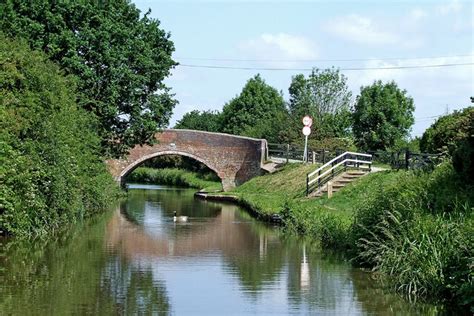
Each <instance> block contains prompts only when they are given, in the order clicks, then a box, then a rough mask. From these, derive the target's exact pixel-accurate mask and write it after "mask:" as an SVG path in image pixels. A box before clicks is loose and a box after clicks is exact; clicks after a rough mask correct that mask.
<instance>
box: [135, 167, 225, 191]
mask: <svg viewBox="0 0 474 316" xmlns="http://www.w3.org/2000/svg"><path fill="white" fill-rule="evenodd" d="M127 181H128V182H140V183H149V184H163V185H175V186H182V187H190V188H197V189H205V190H206V191H208V192H213V191H219V190H221V189H222V185H221V183H220V182H217V181H214V180H213V179H212V177H210V176H208V175H201V174H198V173H195V172H191V171H186V170H183V169H176V168H163V169H155V168H146V167H139V168H137V169H136V170H134V171H133V172H132V173H131V174H130V175H129V176H128V179H127Z"/></svg>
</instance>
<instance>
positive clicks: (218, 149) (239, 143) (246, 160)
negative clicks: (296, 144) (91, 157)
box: [107, 129, 267, 191]
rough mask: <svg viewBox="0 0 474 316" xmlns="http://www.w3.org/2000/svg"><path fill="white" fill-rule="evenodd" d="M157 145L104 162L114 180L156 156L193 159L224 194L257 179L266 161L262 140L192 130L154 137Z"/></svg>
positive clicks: (175, 131)
mask: <svg viewBox="0 0 474 316" xmlns="http://www.w3.org/2000/svg"><path fill="white" fill-rule="evenodd" d="M155 138H156V140H157V144H155V145H153V146H136V147H135V148H133V149H132V150H131V151H130V152H129V155H128V156H127V157H125V158H124V159H111V160H108V161H107V165H108V168H109V171H110V172H111V173H112V175H113V176H114V178H115V179H116V180H117V181H119V182H120V183H123V181H124V179H125V177H126V176H127V175H128V174H129V173H130V172H132V171H133V170H134V169H135V168H136V167H138V166H139V165H140V164H141V163H143V162H144V161H145V160H148V159H151V158H153V157H157V156H160V155H183V156H188V157H191V158H194V159H196V160H198V161H200V162H202V163H203V164H205V165H206V166H208V167H209V168H210V169H212V170H213V171H215V172H216V173H217V175H218V176H219V178H221V180H222V185H223V188H224V190H225V191H227V190H229V189H231V188H233V187H235V186H237V185H240V184H242V183H243V182H245V181H247V180H249V179H251V178H252V177H255V176H257V175H260V173H261V165H262V163H263V162H264V160H265V159H266V148H267V144H266V140H263V139H254V138H248V137H241V136H234V135H229V134H221V133H210V132H202V131H193V130H173V129H169V130H164V131H163V132H162V133H157V134H156V135H155Z"/></svg>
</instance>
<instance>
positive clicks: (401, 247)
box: [347, 164, 474, 308]
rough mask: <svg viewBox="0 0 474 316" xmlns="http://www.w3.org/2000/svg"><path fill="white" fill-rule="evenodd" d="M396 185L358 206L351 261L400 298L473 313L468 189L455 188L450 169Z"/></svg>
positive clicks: (473, 218) (408, 176)
mask: <svg viewBox="0 0 474 316" xmlns="http://www.w3.org/2000/svg"><path fill="white" fill-rule="evenodd" d="M400 180H402V181H399V182H398V183H395V184H394V183H392V184H390V185H387V186H385V187H381V188H380V189H379V190H377V191H375V192H373V194H372V196H371V197H370V198H369V199H368V200H367V202H366V203H364V204H361V205H359V207H358V209H357V212H356V214H355V218H354V222H353V224H352V225H351V228H350V230H349V236H348V237H347V238H348V239H349V240H350V241H349V243H350V245H351V247H350V252H351V254H352V256H353V257H354V261H355V262H356V263H358V264H361V265H363V266H368V267H371V268H372V269H373V270H374V271H379V272H381V273H382V274H383V275H387V276H388V277H389V283H390V285H391V286H392V287H393V288H394V289H395V290H396V291H399V292H400V293H403V294H404V295H407V296H410V297H421V298H426V297H430V298H438V299H442V300H446V301H449V302H453V303H455V304H456V305H461V306H464V307H466V308H469V307H471V308H472V306H473V304H474V249H473V248H474V246H473V245H474V237H473V236H474V212H473V210H474V209H473V206H474V203H473V202H474V200H473V190H472V189H473V188H472V187H467V186H466V185H460V182H459V181H458V175H457V174H455V173H454V171H453V169H452V167H451V165H449V164H444V165H442V166H440V167H438V169H437V170H435V171H434V172H433V173H413V172H407V173H404V175H403V176H402V177H401V179H400ZM460 201H462V202H460Z"/></svg>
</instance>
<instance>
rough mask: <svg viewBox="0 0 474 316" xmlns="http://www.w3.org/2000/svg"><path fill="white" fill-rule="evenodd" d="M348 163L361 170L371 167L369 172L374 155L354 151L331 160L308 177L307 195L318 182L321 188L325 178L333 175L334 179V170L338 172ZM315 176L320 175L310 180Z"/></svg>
mask: <svg viewBox="0 0 474 316" xmlns="http://www.w3.org/2000/svg"><path fill="white" fill-rule="evenodd" d="M347 156H349V157H347ZM353 156H355V157H353ZM364 158H370V160H364ZM338 160H341V161H338ZM335 162H337V163H336V164H334V163H335ZM348 162H349V163H354V165H355V166H356V167H357V168H360V165H369V170H370V168H371V165H372V155H370V154H364V153H357V152H352V151H346V152H344V153H342V154H340V155H339V156H337V157H335V158H333V159H331V160H330V161H328V162H327V163H325V164H324V165H322V166H321V167H319V168H318V169H316V170H315V171H313V172H310V173H308V174H307V175H306V194H307V195H308V194H309V191H310V186H311V185H312V184H313V183H315V182H316V181H318V186H319V185H320V184H321V179H324V177H326V176H327V175H329V174H330V175H331V176H330V177H333V176H334V170H336V169H337V168H338V167H340V166H341V165H343V164H344V166H346V164H347V163H348ZM329 166H330V168H329V169H327V170H325V169H326V168H328V167H329ZM323 170H325V171H324V172H322V171H323ZM315 174H318V175H317V177H315V178H314V179H311V180H310V178H311V177H313V176H314V175H315ZM328 181H329V179H328Z"/></svg>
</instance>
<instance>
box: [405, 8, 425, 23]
mask: <svg viewBox="0 0 474 316" xmlns="http://www.w3.org/2000/svg"><path fill="white" fill-rule="evenodd" d="M408 17H409V18H410V19H411V20H412V21H419V20H422V19H424V18H426V17H428V12H426V11H425V10H422V9H420V8H415V9H413V10H411V11H410V12H409V13H408Z"/></svg>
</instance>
